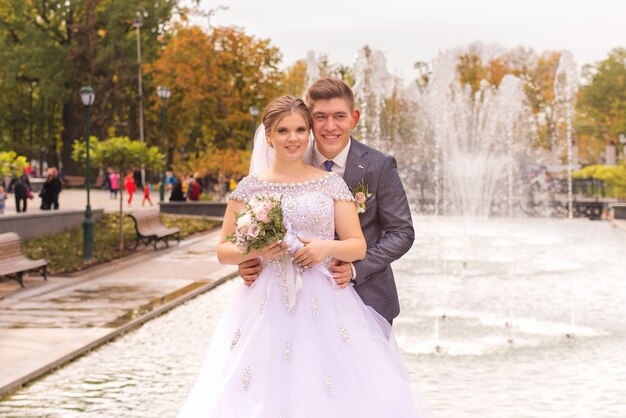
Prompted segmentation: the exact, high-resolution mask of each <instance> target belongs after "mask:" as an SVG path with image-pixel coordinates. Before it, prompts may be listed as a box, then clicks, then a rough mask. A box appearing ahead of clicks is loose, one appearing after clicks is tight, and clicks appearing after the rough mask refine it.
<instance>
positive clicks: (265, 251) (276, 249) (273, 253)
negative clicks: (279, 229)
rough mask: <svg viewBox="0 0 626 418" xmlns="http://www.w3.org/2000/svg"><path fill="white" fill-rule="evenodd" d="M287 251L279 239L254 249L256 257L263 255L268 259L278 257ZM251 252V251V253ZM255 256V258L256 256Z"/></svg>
mask: <svg viewBox="0 0 626 418" xmlns="http://www.w3.org/2000/svg"><path fill="white" fill-rule="evenodd" d="M286 252H287V245H286V244H284V243H282V242H281V241H275V242H272V243H271V244H268V245H266V246H265V247H263V248H261V249H260V250H258V251H256V253H257V254H258V255H257V254H255V255H256V257H265V258H268V259H270V260H271V259H274V258H278V257H280V256H282V255H284V254H285V253H286ZM251 254H252V253H251ZM256 257H255V258H256Z"/></svg>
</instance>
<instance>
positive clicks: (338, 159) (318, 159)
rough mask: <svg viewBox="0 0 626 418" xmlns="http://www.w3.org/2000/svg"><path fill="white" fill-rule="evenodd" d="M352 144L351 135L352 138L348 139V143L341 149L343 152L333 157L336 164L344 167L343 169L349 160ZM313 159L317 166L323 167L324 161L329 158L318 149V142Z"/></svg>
mask: <svg viewBox="0 0 626 418" xmlns="http://www.w3.org/2000/svg"><path fill="white" fill-rule="evenodd" d="M350 145H352V137H350V139H349V140H348V143H347V144H346V146H345V147H344V148H343V149H342V150H341V152H340V153H339V154H337V155H336V156H335V158H333V159H332V160H333V162H334V163H335V165H337V166H339V167H340V168H343V169H345V168H346V163H347V162H348V153H349V152H350ZM313 159H314V161H315V166H316V167H322V166H323V165H324V162H325V161H326V160H328V158H326V157H324V156H323V155H322V153H321V152H319V151H318V149H317V144H315V152H314V153H313Z"/></svg>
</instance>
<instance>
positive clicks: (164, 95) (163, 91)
mask: <svg viewBox="0 0 626 418" xmlns="http://www.w3.org/2000/svg"><path fill="white" fill-rule="evenodd" d="M157 95H158V96H159V97H160V98H161V150H163V149H165V101H166V100H167V99H169V98H170V95H171V92H170V89H168V88H167V87H164V86H159V87H157ZM164 170H165V167H164V168H163V170H161V176H160V177H161V185H160V187H159V200H160V202H161V203H163V200H165V173H164V172H163V171H164Z"/></svg>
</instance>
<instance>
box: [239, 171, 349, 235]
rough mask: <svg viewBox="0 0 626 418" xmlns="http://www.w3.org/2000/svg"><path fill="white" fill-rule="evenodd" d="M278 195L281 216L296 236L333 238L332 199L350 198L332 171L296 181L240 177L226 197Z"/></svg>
mask: <svg viewBox="0 0 626 418" xmlns="http://www.w3.org/2000/svg"><path fill="white" fill-rule="evenodd" d="M268 194H269V195H273V196H280V197H281V198H282V202H283V203H282V205H283V216H284V219H285V220H287V221H288V222H289V223H290V224H291V227H292V228H293V232H294V233H295V234H296V235H298V236H306V237H310V238H319V239H334V238H335V211H334V201H335V200H342V201H349V202H350V201H352V202H353V201H354V197H353V196H352V193H350V190H349V189H348V185H347V184H346V183H345V182H344V181H343V179H342V178H341V177H339V176H338V175H337V174H336V173H328V174H327V175H326V176H324V177H322V178H320V179H316V180H308V181H303V182H300V183H272V182H268V181H265V180H261V179H259V178H258V177H257V176H255V175H252V176H248V177H244V178H243V179H242V180H241V181H240V182H239V184H238V185H237V188H236V189H235V190H234V191H233V193H232V194H231V195H230V196H229V199H232V200H238V201H242V202H246V203H247V202H248V201H250V200H251V199H252V198H254V197H255V196H257V195H268Z"/></svg>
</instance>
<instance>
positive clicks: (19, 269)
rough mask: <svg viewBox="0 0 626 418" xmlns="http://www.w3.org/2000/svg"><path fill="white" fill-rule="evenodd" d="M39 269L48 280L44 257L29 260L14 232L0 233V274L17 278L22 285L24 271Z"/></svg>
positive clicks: (46, 264)
mask: <svg viewBox="0 0 626 418" xmlns="http://www.w3.org/2000/svg"><path fill="white" fill-rule="evenodd" d="M35 270H39V271H41V274H42V276H43V278H44V280H48V262H47V261H46V260H44V259H40V260H31V259H30V258H27V257H26V256H25V255H24V252H23V250H22V240H21V239H20V236H19V235H17V234H16V233H15V232H7V233H4V234H0V276H5V277H7V278H10V279H14V280H17V281H18V282H19V284H20V286H22V287H24V279H23V276H24V273H26V272H29V271H35Z"/></svg>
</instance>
